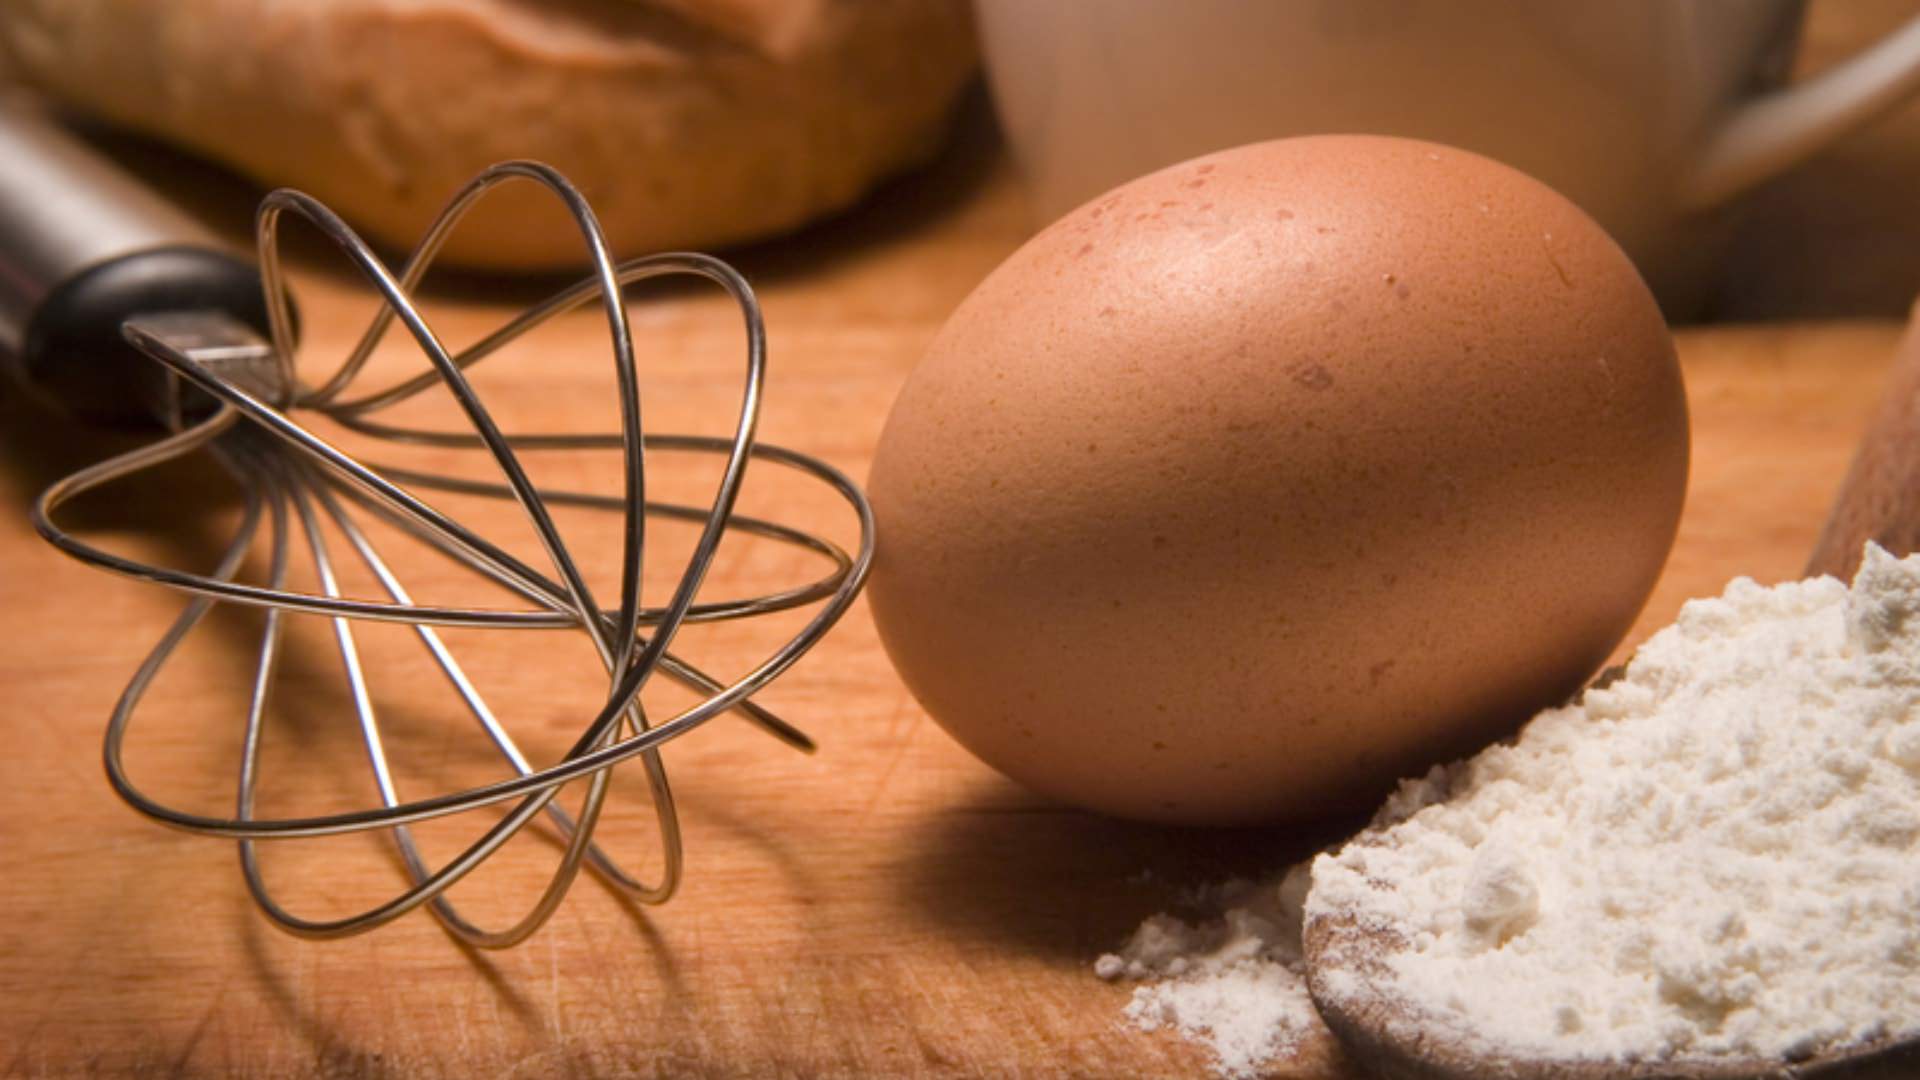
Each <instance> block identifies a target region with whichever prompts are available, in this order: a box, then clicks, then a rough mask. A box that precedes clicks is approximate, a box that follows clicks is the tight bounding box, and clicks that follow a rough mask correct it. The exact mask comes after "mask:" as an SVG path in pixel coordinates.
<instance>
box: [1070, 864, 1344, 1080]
mask: <svg viewBox="0 0 1920 1080" xmlns="http://www.w3.org/2000/svg"><path fill="white" fill-rule="evenodd" d="M1307 884H1308V878H1307V867H1306V865H1305V864H1304V863H1303V864H1301V865H1299V866H1296V867H1293V868H1291V869H1290V870H1288V871H1287V872H1286V873H1285V874H1283V875H1282V876H1281V877H1280V878H1278V879H1276V880H1272V881H1267V882H1262V883H1257V884H1256V883H1249V882H1244V881H1241V882H1229V883H1228V884H1226V885H1221V886H1216V887H1213V888H1210V889H1207V890H1203V892H1202V894H1201V895H1200V896H1198V897H1196V898H1195V899H1196V900H1197V901H1198V902H1199V903H1200V904H1201V905H1203V906H1206V907H1209V908H1213V909H1215V910H1218V911H1220V915H1218V916H1217V917H1215V918H1211V919H1206V920H1203V921H1201V922H1199V923H1198V924H1189V923H1187V922H1184V921H1182V920H1180V919H1177V918H1174V917H1173V916H1171V915H1155V916H1153V917H1152V918H1150V919H1148V920H1147V921H1146V922H1144V923H1141V924H1140V928H1139V929H1138V930H1135V931H1134V932H1133V936H1132V937H1131V938H1130V939H1128V941H1127V943H1126V945H1125V946H1124V947H1122V949H1121V950H1120V952H1119V953H1118V954H1114V953H1109V954H1107V955H1106V956H1102V957H1101V958H1100V960H1099V962H1098V963H1096V964H1095V965H1094V971H1095V973H1097V974H1098V975H1099V976H1100V977H1101V978H1103V979H1122V978H1125V979H1139V980H1150V981H1149V982H1148V983H1147V984H1146V985H1143V986H1140V987H1138V988H1136V989H1135V990H1134V992H1133V1000H1132V1001H1131V1002H1129V1003H1128V1005H1127V1009H1126V1016H1127V1019H1128V1020H1130V1021H1132V1022H1133V1024H1134V1025H1135V1026H1137V1027H1139V1028H1141V1029H1142V1030H1145V1031H1158V1030H1160V1029H1161V1028H1173V1029H1175V1030H1177V1031H1179V1032H1180V1033H1181V1034H1183V1035H1185V1036H1186V1037H1188V1038H1190V1039H1195V1040H1197V1041H1199V1042H1202V1043H1204V1044H1205V1045H1206V1046H1207V1048H1208V1049H1209V1050H1210V1051H1211V1052H1212V1054H1213V1059H1214V1066H1215V1071H1216V1072H1218V1073H1219V1074H1220V1075H1222V1076H1226V1077H1236V1078H1237V1077H1250V1076H1253V1075H1255V1074H1256V1073H1257V1072H1258V1071H1259V1068H1260V1066H1261V1065H1262V1064H1263V1063H1265V1062H1267V1061H1270V1060H1272V1059H1273V1058H1276V1057H1280V1056H1282V1055H1284V1054H1286V1053H1288V1052H1290V1051H1292V1050H1293V1049H1294V1048H1295V1047H1297V1046H1298V1045H1299V1043H1300V1041H1301V1040H1302V1038H1304V1037H1305V1036H1307V1035H1308V1034H1309V1033H1311V1032H1313V1031H1315V1030H1324V1029H1322V1028H1321V1026H1320V1019H1319V1015H1318V1014H1317V1013H1315V1012H1314V1009H1313V1002H1312V1001H1311V1000H1310V999H1309V998H1308V997H1307V986H1306V982H1305V980H1304V979H1303V977H1302V974H1301V963H1302V960H1301V948H1300V926H1301V911H1302V905H1303V903H1304V901H1305V899H1306V892H1307Z"/></svg>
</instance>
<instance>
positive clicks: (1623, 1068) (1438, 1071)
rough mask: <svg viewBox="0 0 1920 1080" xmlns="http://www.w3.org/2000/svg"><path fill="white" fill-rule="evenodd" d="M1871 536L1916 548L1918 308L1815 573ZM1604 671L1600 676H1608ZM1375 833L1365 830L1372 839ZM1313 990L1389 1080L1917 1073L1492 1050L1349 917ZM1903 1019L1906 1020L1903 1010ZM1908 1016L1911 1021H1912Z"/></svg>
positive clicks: (1739, 1078) (1892, 1063) (1322, 924)
mask: <svg viewBox="0 0 1920 1080" xmlns="http://www.w3.org/2000/svg"><path fill="white" fill-rule="evenodd" d="M1869 539H1872V540H1874V541H1876V542H1878V543H1879V544H1880V545H1881V546H1882V547H1885V548H1886V549H1887V550H1888V551H1891V552H1893V553H1894V554H1896V555H1905V554H1909V553H1911V552H1913V551H1915V550H1917V549H1920V306H1916V308H1915V312H1914V318H1913V319H1912V321H1910V322H1909V324H1908V330H1907V333H1906V336H1905V338H1904V339H1903V341H1902V342H1901V345H1900V350H1899V353H1898V355H1897V356H1896V357H1895V360H1894V367H1893V372H1892V374H1891V376H1890V378H1889V381H1888V385H1887V391H1886V393H1885V395H1884V396H1883V398H1882V400H1881V405H1880V409H1879V411H1878V412H1877V413H1876V414H1875V416H1874V418H1873V420H1872V421H1871V422H1870V423H1869V425H1868V428H1867V432H1866V434H1865V436H1863V437H1862V439H1861V442H1860V449H1859V450H1858V451H1857V452H1856V454H1855V456H1854V459H1853V464H1852V466H1851V467H1850V468H1849V469H1848V471H1847V476H1846V479H1845V480H1844V481H1842V483H1841V486H1840V493H1839V495H1838V496H1837V497H1836V499H1835V501H1834V505H1833V509H1832V511H1831V512H1830V513H1829V514H1828V516H1827V523H1826V526H1825V528H1824V529H1823V531H1822V532H1821V535H1820V539H1819V541H1818V543H1816V545H1815V547H1814V552H1813V556H1812V558H1811V560H1810V561H1809V562H1808V565H1807V573H1808V574H1809V575H1814V574H1832V575H1834V576H1835V577H1839V578H1841V579H1843V580H1845V579H1847V578H1848V577H1850V576H1851V575H1852V573H1853V571H1854V570H1855V569H1856V568H1857V567H1858V565H1859V562H1860V549H1861V547H1862V545H1864V544H1865V543H1866V541H1867V540H1869ZM1603 678H1604V676H1603ZM1373 831H1374V830H1371V829H1369V830H1367V831H1366V832H1362V833H1361V834H1360V835H1359V837H1357V838H1356V839H1355V842H1365V841H1366V840H1367V839H1368V836H1369V834H1370V833H1372V832H1373ZM1305 945H1306V962H1307V988H1308V990H1309V992H1310V993H1311V994H1312V995H1313V1000H1314V1004H1315V1006H1316V1007H1317V1008H1318V1009H1319V1010H1320V1016H1321V1018H1322V1019H1324V1020H1325V1021H1326V1023H1327V1027H1328V1028H1330V1029H1331V1030H1332V1031H1333V1033H1334V1035H1336V1036H1337V1037H1338V1038H1339V1040H1340V1042H1341V1044H1342V1045H1343V1046H1344V1048H1345V1049H1346V1050H1347V1052H1348V1053H1349V1054H1351V1055H1352V1056H1353V1058H1354V1060H1356V1061H1358V1062H1360V1063H1361V1064H1362V1065H1364V1066H1365V1067H1367V1068H1368V1069H1370V1070H1372V1071H1373V1072H1375V1073H1376V1074H1378V1075H1379V1076H1381V1077H1383V1078H1384V1080H1487V1078H1499V1080H1656V1078H1658V1080H1915V1078H1916V1077H1920V1038H1916V1037H1908V1038H1905V1039H1892V1038H1887V1039H1882V1040H1879V1041H1876V1042H1872V1043H1868V1044H1865V1045H1857V1046H1854V1047H1851V1048H1849V1049H1847V1050H1845V1051H1842V1052H1836V1053H1829V1054H1823V1055H1819V1056H1816V1057H1813V1058H1809V1059H1807V1060H1804V1061H1798V1062H1791V1063H1790V1062H1786V1061H1781V1060H1771V1059H1744V1060H1742V1059H1732V1058H1713V1059H1705V1060H1702V1059H1695V1060H1692V1061H1664V1062H1640V1063H1627V1062H1607V1061H1593V1060H1586V1061H1573V1060H1554V1059H1550V1058H1515V1057H1504V1056H1503V1057H1497V1058H1496V1057H1492V1056H1489V1055H1488V1054H1487V1053H1486V1052H1485V1050H1484V1049H1483V1048H1481V1047H1478V1046H1476V1045H1474V1044H1473V1043H1472V1042H1471V1041H1470V1040H1468V1039H1465V1038H1461V1037H1459V1036H1458V1035H1457V1034H1454V1033H1453V1032H1457V1028H1454V1029H1451V1030H1450V1029H1449V1025H1448V1024H1447V1022H1445V1021H1442V1020H1440V1019H1439V1018H1436V1017H1432V1016H1430V1015H1424V1014H1423V1013H1422V1012H1421V1010H1420V1009H1419V1007H1418V1006H1416V1005H1415V1004H1413V1003H1412V1002H1410V1001H1408V1000H1407V999H1405V998H1404V997H1401V996H1397V995H1395V994H1394V993H1393V992H1392V991H1391V990H1389V989H1387V987H1389V986H1390V985H1391V983H1390V980H1388V979H1386V978H1385V977H1384V976H1386V974H1387V966H1386V961H1387V959H1388V958H1389V957H1391V956H1393V955H1394V954H1395V953H1397V952H1399V951H1401V950H1403V949H1404V948H1406V942H1405V941H1404V940H1403V939H1401V938H1400V937H1398V935H1396V934H1394V933H1392V932H1391V931H1388V930H1382V929H1380V928H1378V927H1375V926H1368V925H1362V924H1360V923H1359V922H1357V921H1355V920H1354V919H1352V918H1347V917H1323V918H1318V919H1313V920H1310V921H1309V922H1308V923H1307V926H1306V932H1305ZM1335 972H1340V973H1344V974H1346V975H1349V976H1353V977H1357V978H1358V979H1360V980H1362V982H1363V983H1366V984H1370V985H1368V986H1367V991H1368V992H1367V993H1365V994H1362V995H1350V994H1340V993H1336V992H1334V989H1333V987H1332V986H1331V985H1330V983H1331V982H1332V979H1331V976H1332V974H1333V973H1335ZM1896 1019H1899V1018H1896ZM1905 1019H1908V1020H1912V1019H1914V1018H1905Z"/></svg>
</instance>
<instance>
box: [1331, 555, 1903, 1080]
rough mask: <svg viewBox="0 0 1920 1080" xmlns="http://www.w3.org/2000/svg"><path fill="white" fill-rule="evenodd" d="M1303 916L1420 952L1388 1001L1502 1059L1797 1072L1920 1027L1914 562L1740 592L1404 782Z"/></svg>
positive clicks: (1349, 988) (1389, 983)
mask: <svg viewBox="0 0 1920 1080" xmlns="http://www.w3.org/2000/svg"><path fill="white" fill-rule="evenodd" d="M1375 827H1376V831H1370V832H1369V833H1366V834H1363V835H1362V837H1361V839H1359V840H1357V841H1355V842H1354V843H1351V844H1349V845H1347V846H1346V847H1345V848H1344V849H1342V850H1341V851H1340V852H1339V853H1337V854H1335V855H1331V856H1323V857H1321V858H1320V859H1319V860H1317V861H1316V863H1315V864H1314V868H1313V889H1312V892H1311V894H1310V896H1309V897H1308V900H1307V904H1306V915H1307V919H1308V920H1309V922H1310V923H1311V922H1312V921H1313V920H1317V919H1322V918H1327V917H1330V916H1345V917H1357V918H1358V919H1360V920H1362V924H1363V925H1368V926H1373V927H1378V928H1380V929H1382V930H1385V931H1388V932H1391V933H1394V934H1398V935H1401V936H1402V937H1403V938H1404V940H1405V941H1406V943H1407V947H1406V949H1405V951H1402V952H1399V953H1396V954H1394V955H1393V956H1392V958H1391V960H1390V962H1389V964H1388V965H1387V966H1386V968H1385V969H1384V970H1377V971H1375V972H1373V973H1370V974H1368V975H1366V976H1360V975H1356V974H1355V973H1354V972H1353V971H1352V970H1351V969H1349V968H1344V967H1343V968H1341V969H1339V970H1332V969H1323V970H1321V971H1317V972H1316V978H1318V979H1319V980H1320V982H1319V984H1318V986H1317V989H1319V991H1320V992H1321V994H1322V996H1323V998H1327V997H1332V998H1335V999H1345V1000H1356V1001H1357V1000H1365V999H1368V998H1374V997H1378V996H1381V995H1385V996H1387V997H1389V998H1394V999H1398V1000H1399V1001H1400V1002H1401V1003H1402V1004H1403V1005H1405V1006H1410V1007H1411V1009H1412V1010H1414V1011H1415V1012H1416V1013H1418V1014H1423V1015H1424V1026H1425V1028H1426V1029H1427V1030H1444V1031H1445V1033H1446V1034H1447V1035H1448V1036H1449V1037H1451V1038H1455V1039H1461V1040H1465V1041H1467V1042H1469V1043H1470V1044H1472V1045H1473V1046H1474V1048H1476V1049H1478V1050H1479V1051H1481V1052H1487V1053H1495V1054H1514V1053H1519V1054H1524V1055H1529V1056H1551V1057H1554V1058H1581V1059H1612V1060H1646V1059H1653V1060H1673V1059H1678V1060H1682V1061H1684V1060H1688V1059H1696V1058H1706V1059H1712V1058H1719V1057H1724V1056H1727V1055H1737V1056H1742V1057H1746V1056H1753V1055H1760V1056H1765V1057H1784V1058H1786V1059H1789V1060H1797V1059H1801V1058H1804V1057H1806V1056H1808V1055H1810V1054H1815V1053H1819V1052H1822V1051H1826V1050H1832V1049H1839V1048H1844V1047H1847V1046H1848V1045H1850V1044H1856V1043H1860V1042H1864V1041H1869V1040H1874V1039H1877V1038H1881V1037H1883V1036H1887V1035H1906V1034H1920V557H1911V558H1908V559H1905V560H1896V559H1894V558H1893V557H1892V556H1890V555H1888V554H1887V553H1886V552H1884V551H1882V550H1880V549H1879V548H1878V547H1874V546H1871V545H1869V547H1868V549H1867V552H1866V559H1865V562H1864V563H1863V564H1862V566H1861V569H1860V572H1859V574H1858V575H1857V576H1856V577H1855V578H1854V582H1853V585H1852V588H1851V589H1849V588H1848V587H1847V586H1846V585H1843V584H1842V583H1840V582H1839V581H1836V580H1833V579H1831V578H1821V579H1815V580H1811V581H1804V582H1797V583H1793V584H1788V585H1780V586H1776V587H1773V588H1762V587H1760V586H1758V585H1756V584H1754V583H1753V582H1751V581H1748V580H1745V579H1742V580H1739V581H1735V582H1734V583H1733V584H1731V585H1729V586H1728V587H1727V590H1726V592H1725V594H1724V595H1722V596H1721V597H1720V598H1718V599H1712V600H1696V601H1693V602H1691V603H1689V604H1687V605H1686V607H1685V608H1684V609H1683V610H1682V612H1681V614H1680V618H1679V620H1678V621H1677V622H1676V623H1675V624H1674V625H1673V626H1671V627H1668V628H1667V629H1665V630H1662V631H1661V632H1660V633H1659V634H1657V635H1655V636H1654V637H1653V638H1652V639H1651V640H1649V641H1648V642H1647V643H1646V644H1645V645H1644V646H1642V647H1641V648H1640V650H1639V651H1638V652H1637V653H1636V654H1635V655H1634V657H1633V661H1632V664H1631V666H1630V667H1629V669H1628V672H1627V674H1626V676H1625V677H1623V678H1621V679H1620V680H1618V681H1616V682H1614V683H1613V684H1612V685H1610V686H1608V687H1606V688H1605V689H1601V690H1593V691H1589V692H1588V693H1587V694H1586V695H1585V697H1584V698H1583V699H1582V700H1581V701H1580V702H1579V703H1577V704H1575V705H1573V706H1570V707H1567V708H1563V709H1557V710H1552V711H1549V712H1545V713H1542V714H1541V715H1540V716H1538V717H1536V718H1535V719H1534V720H1533V722H1532V723H1531V724H1530V725H1528V727H1527V728H1526V730H1525V731H1524V732H1523V733H1522V735H1521V736H1520V738H1519V739H1518V740H1517V742H1516V743H1515V744H1514V745H1511V746H1501V747H1495V748H1492V749H1490V750H1487V751H1485V752H1483V753H1482V754H1480V755H1479V756H1477V757H1475V758H1473V759H1471V760H1469V761H1466V762H1463V763H1460V764H1458V765H1454V766H1450V767H1446V768H1441V769H1436V770H1434V771H1433V773H1432V774H1430V775H1429V776H1427V777H1426V778H1424V779H1422V780H1419V781H1415V782H1410V783H1408V784H1406V785H1404V786H1403V787H1402V790H1401V791H1400V792H1399V794H1398V795H1396V796H1395V797H1394V799H1393V800H1391V801H1390V802H1389V804H1388V805H1387V807H1386V808H1385V809H1383V810H1382V812H1381V814H1380V816H1379V818H1377V819H1376V822H1375Z"/></svg>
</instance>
